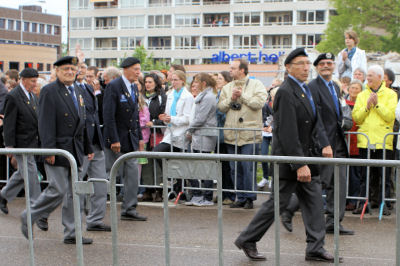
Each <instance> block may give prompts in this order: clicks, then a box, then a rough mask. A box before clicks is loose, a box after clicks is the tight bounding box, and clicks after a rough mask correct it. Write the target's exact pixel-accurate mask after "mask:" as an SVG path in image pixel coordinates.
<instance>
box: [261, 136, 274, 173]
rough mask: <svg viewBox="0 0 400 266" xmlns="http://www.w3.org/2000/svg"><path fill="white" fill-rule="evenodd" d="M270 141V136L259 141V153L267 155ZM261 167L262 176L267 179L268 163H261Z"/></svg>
mask: <svg viewBox="0 0 400 266" xmlns="http://www.w3.org/2000/svg"><path fill="white" fill-rule="evenodd" d="M271 141H272V137H263V140H262V143H261V155H268V153H269V145H270V144H271ZM262 169H263V177H264V178H265V179H268V176H269V172H268V170H269V163H262Z"/></svg>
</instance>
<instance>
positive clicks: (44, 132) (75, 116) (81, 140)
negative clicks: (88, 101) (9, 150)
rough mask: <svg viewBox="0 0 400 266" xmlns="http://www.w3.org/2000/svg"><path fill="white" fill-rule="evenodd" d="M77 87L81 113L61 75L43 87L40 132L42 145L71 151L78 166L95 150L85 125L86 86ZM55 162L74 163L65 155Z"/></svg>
mask: <svg viewBox="0 0 400 266" xmlns="http://www.w3.org/2000/svg"><path fill="white" fill-rule="evenodd" d="M74 89H75V94H76V98H77V100H78V106H79V113H78V112H77V110H76V108H75V105H74V102H73V101H72V97H71V95H70V94H69V91H68V89H67V88H66V87H65V85H64V84H63V83H61V82H60V81H59V80H58V79H57V80H56V81H54V82H52V83H50V84H48V85H46V86H44V87H43V89H42V90H41V92H40V99H39V136H40V140H41V146H42V148H49V149H50V148H57V149H63V150H66V151H69V152H70V153H71V154H72V155H73V156H74V157H75V160H76V162H77V164H78V166H81V165H82V162H83V157H84V156H85V155H86V154H89V153H92V152H93V150H92V147H91V144H90V140H89V138H88V134H87V132H86V129H85V119H84V117H85V104H84V100H83V96H82V90H81V89H80V88H79V86H76V85H75V86H74ZM54 165H56V166H65V167H69V166H70V164H69V162H68V160H67V159H66V158H64V157H62V156H56V160H55V164H54Z"/></svg>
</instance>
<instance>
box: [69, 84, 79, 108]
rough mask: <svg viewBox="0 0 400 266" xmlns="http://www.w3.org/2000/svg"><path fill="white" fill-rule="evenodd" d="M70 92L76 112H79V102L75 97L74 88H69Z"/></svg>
mask: <svg viewBox="0 0 400 266" xmlns="http://www.w3.org/2000/svg"><path fill="white" fill-rule="evenodd" d="M68 90H69V94H70V95H71V98H72V101H73V102H74V105H75V108H76V111H78V112H79V106H78V100H77V99H76V97H75V90H74V86H69V87H68Z"/></svg>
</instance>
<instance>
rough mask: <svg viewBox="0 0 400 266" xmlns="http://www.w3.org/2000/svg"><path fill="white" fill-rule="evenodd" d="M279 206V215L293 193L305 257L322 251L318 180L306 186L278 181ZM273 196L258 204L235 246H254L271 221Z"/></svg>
mask: <svg viewBox="0 0 400 266" xmlns="http://www.w3.org/2000/svg"><path fill="white" fill-rule="evenodd" d="M279 193H280V194H279V195H280V197H279V206H280V212H281V213H282V211H284V210H285V209H286V207H287V205H288V203H289V200H290V198H291V196H292V193H296V195H297V196H298V198H299V203H300V207H301V211H302V215H303V222H304V226H305V229H306V236H307V238H306V242H307V248H306V254H313V253H318V252H323V251H325V250H324V248H323V246H324V243H325V222H324V214H323V213H322V209H323V202H322V197H321V195H322V192H321V183H320V181H319V179H318V178H313V179H312V181H311V182H310V183H302V182H297V180H286V179H282V180H280V181H279ZM274 216H275V215H274V193H272V194H271V197H270V198H269V200H267V201H266V202H264V203H263V204H262V205H261V208H260V210H259V211H258V212H257V213H256V215H255V216H254V218H253V219H252V220H251V222H250V224H249V225H248V226H247V227H246V228H245V229H244V230H243V231H242V232H241V234H240V235H239V237H238V239H237V240H238V241H239V243H241V244H243V243H247V244H250V245H251V244H255V243H256V242H258V241H260V240H261V238H262V237H263V235H264V234H265V233H266V232H267V230H268V228H269V227H270V226H271V225H272V223H273V222H274Z"/></svg>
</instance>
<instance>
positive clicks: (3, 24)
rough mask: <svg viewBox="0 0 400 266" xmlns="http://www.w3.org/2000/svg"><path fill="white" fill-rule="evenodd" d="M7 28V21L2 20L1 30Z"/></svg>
mask: <svg viewBox="0 0 400 266" xmlns="http://www.w3.org/2000/svg"><path fill="white" fill-rule="evenodd" d="M5 27H6V20H5V19H4V18H0V29H4V28H5Z"/></svg>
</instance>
